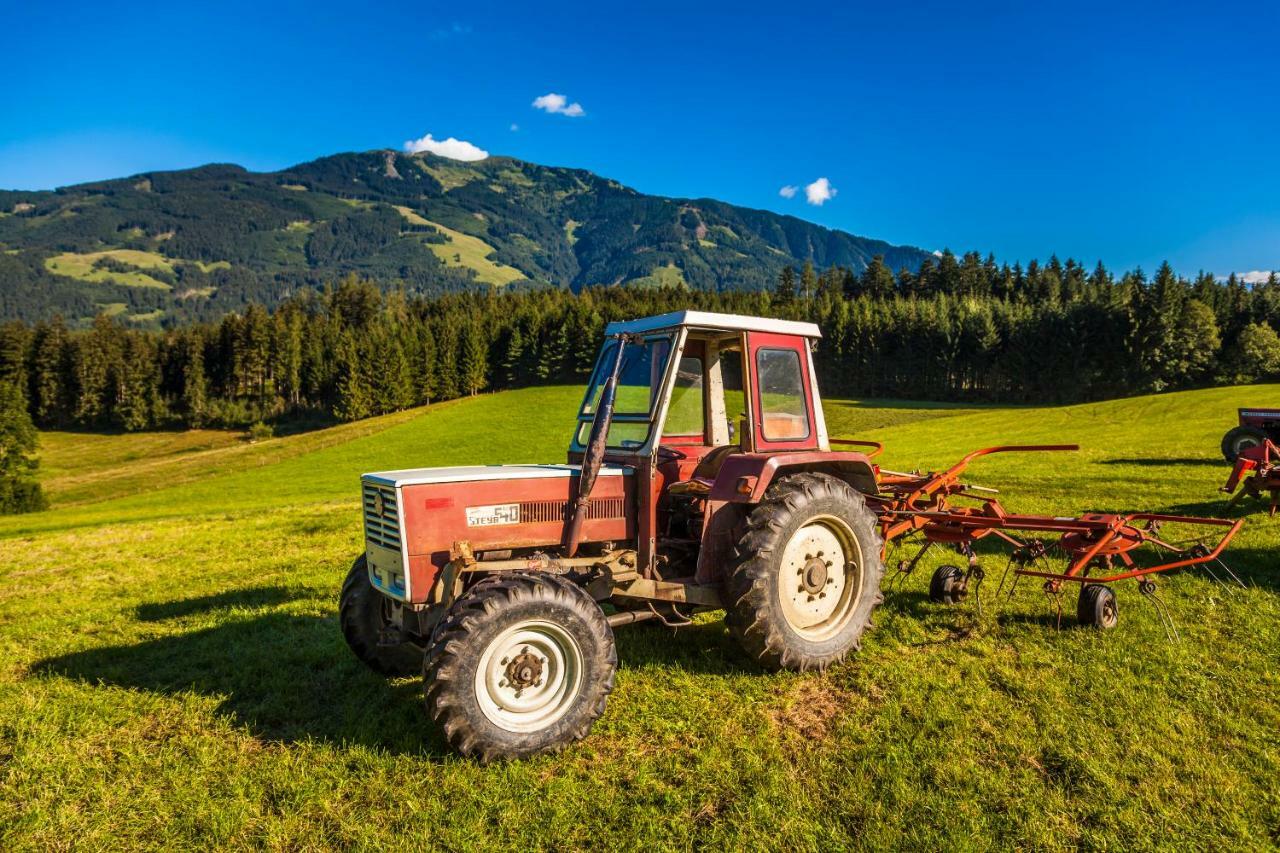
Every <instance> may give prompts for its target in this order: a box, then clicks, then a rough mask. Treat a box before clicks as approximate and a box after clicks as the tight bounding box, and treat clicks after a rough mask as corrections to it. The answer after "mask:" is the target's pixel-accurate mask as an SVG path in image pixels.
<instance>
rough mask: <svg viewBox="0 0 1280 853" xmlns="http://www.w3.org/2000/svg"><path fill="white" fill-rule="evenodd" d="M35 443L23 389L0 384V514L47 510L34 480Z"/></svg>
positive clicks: (35, 462)
mask: <svg viewBox="0 0 1280 853" xmlns="http://www.w3.org/2000/svg"><path fill="white" fill-rule="evenodd" d="M38 441H39V439H38V436H37V434H36V428H35V425H34V424H32V423H31V415H30V413H29V412H28V411H27V400H26V398H25V397H24V396H23V393H22V386H21V385H19V384H18V383H17V382H16V381H13V380H5V381H3V382H0V513H6V514H8V513H19V512H35V511H37V510H42V509H44V508H45V507H47V506H48V502H47V501H46V500H45V497H44V493H43V492H42V491H41V489H40V484H39V483H38V482H36V479H35V472H36V468H37V467H38V465H39V462H38V461H37V459H36V457H35V452H36V448H37V446H38Z"/></svg>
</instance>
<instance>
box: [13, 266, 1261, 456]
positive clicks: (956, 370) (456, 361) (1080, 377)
mask: <svg viewBox="0 0 1280 853" xmlns="http://www.w3.org/2000/svg"><path fill="white" fill-rule="evenodd" d="M682 308H695V309H700V310H708V311H723V312H727V313H735V314H755V315H764V316H775V317H782V318H789V319H805V320H812V321H814V322H816V323H818V325H819V326H820V327H821V329H822V332H823V340H822V341H821V343H820V344H819V346H818V350H817V354H816V361H817V365H818V371H819V375H820V377H821V380H822V383H823V388H824V390H825V391H826V393H827V394H829V395H833V396H835V395H840V396H854V397H899V398H914V399H933V400H960V401H983V402H1019V403H1021V402H1034V403H1071V402H1081V401H1088V400H1095V399H1103V398H1109V397H1117V396H1122V395H1126V394H1135V393H1144V392H1150V391H1165V390H1171V389H1177V388H1187V387H1195V386H1199V385H1206V384H1212V383H1230V382H1241V381H1251V380H1255V379H1259V378H1263V377H1266V376H1269V375H1271V374H1274V373H1276V372H1277V371H1280V338H1278V337H1277V334H1276V331H1275V330H1276V329H1277V328H1280V282H1277V281H1276V277H1275V276H1274V275H1273V276H1272V277H1271V278H1270V280H1268V281H1266V282H1263V283H1260V284H1252V285H1251V284H1246V283H1245V282H1242V281H1240V280H1239V279H1237V278H1236V277H1234V276H1232V277H1230V278H1228V279H1226V280H1225V281H1221V280H1218V279H1216V278H1215V277H1213V276H1212V275H1208V274H1200V275H1198V276H1196V277H1195V278H1193V279H1190V280H1188V279H1186V278H1183V277H1180V276H1178V275H1176V274H1175V273H1174V271H1173V269H1172V268H1171V267H1170V266H1169V265H1168V264H1164V265H1162V266H1161V267H1160V268H1159V270H1158V271H1157V272H1156V273H1155V275H1154V276H1152V277H1150V278H1148V277H1147V276H1146V275H1145V274H1144V273H1143V272H1142V271H1141V270H1134V271H1130V272H1126V273H1123V274H1121V275H1115V274H1113V273H1111V272H1110V271H1108V270H1107V269H1106V268H1104V267H1103V266H1102V265H1101V264H1099V265H1097V266H1096V267H1094V268H1093V269H1086V268H1085V267H1083V266H1081V265H1080V264H1078V263H1076V262H1074V261H1071V260H1068V261H1066V262H1065V263H1064V262H1060V261H1059V260H1058V259H1056V258H1051V259H1050V260H1049V261H1048V262H1047V263H1044V264H1040V263H1036V262H1032V263H1029V264H1028V265H1027V266H1026V267H1025V268H1024V267H1021V266H1019V265H1013V266H1009V265H1007V264H1005V265H998V264H997V263H996V262H995V260H994V259H993V258H991V257H990V256H988V257H986V258H983V257H981V256H979V255H977V254H976V253H970V254H966V255H964V256H961V257H957V256H955V255H953V254H951V253H949V252H944V253H942V254H941V256H939V257H937V258H936V259H933V260H929V261H926V262H925V263H924V264H923V265H922V266H921V268H920V269H919V270H918V271H917V272H911V271H909V270H906V269H902V270H898V271H897V272H894V271H893V270H891V269H889V268H888V267H887V266H886V265H885V264H884V263H883V261H882V260H881V259H880V258H876V259H875V260H873V261H872V262H871V264H870V265H869V266H867V268H866V269H865V270H863V271H861V272H854V271H852V270H850V269H848V268H843V267H832V268H829V269H825V270H821V271H820V270H817V269H815V268H814V267H813V265H812V264H806V265H805V266H804V267H803V268H802V269H798V270H797V269H794V268H792V267H785V268H783V270H782V272H781V274H780V275H779V277H778V280H777V282H776V285H775V286H774V288H773V289H772V290H771V291H766V292H756V293H743V292H724V293H706V292H699V291H691V290H687V289H684V288H680V287H664V288H654V289H642V288H634V287H632V288H625V287H598V288H587V289H586V290H584V291H583V292H582V293H580V294H573V293H571V292H569V291H567V290H558V289H549V288H547V289H536V290H528V291H522V292H514V293H498V292H488V293H474V292H467V293H457V294H450V295H443V296H438V297H434V298H427V297H421V296H414V297H409V296H406V295H405V294H404V293H403V292H391V293H384V292H382V291H380V290H379V289H378V287H377V286H375V285H374V284H372V283H370V282H367V281H361V280H358V279H357V278H355V277H353V276H349V277H347V278H345V279H343V280H342V281H340V282H338V283H337V284H335V285H333V286H331V287H328V288H325V289H323V290H321V291H313V290H307V291H303V292H301V293H299V294H296V295H294V296H292V297H290V298H289V299H286V300H285V301H283V302H282V303H280V304H279V305H278V306H277V307H276V308H274V309H273V310H271V311H268V310H267V309H265V308H263V307H261V306H258V305H252V304H251V305H249V306H248V307H247V308H245V310H243V311H242V312H240V313H237V314H232V315H228V316H226V317H224V318H223V319H222V320H220V321H219V322H216V323H201V324H193V325H188V326H184V327H181V328H176V329H171V330H168V331H164V332H155V331H146V330H139V329H133V328H127V327H125V326H123V325H121V324H119V323H117V322H115V321H113V320H112V319H111V318H110V317H107V316H105V315H102V316H99V317H97V318H96V320H95V321H94V323H93V325H92V326H91V327H90V328H88V329H85V330H72V329H70V328H69V327H68V326H67V325H66V324H65V323H63V322H62V321H61V320H59V319H57V318H55V319H54V320H52V321H49V322H40V323H36V324H34V325H30V324H24V323H19V322H11V323H7V324H4V325H3V326H0V383H8V384H11V385H12V386H13V387H14V388H16V389H18V391H19V392H20V394H21V395H22V396H23V397H24V398H25V404H26V406H27V409H28V411H29V413H30V416H31V418H32V419H33V420H34V422H35V423H36V424H37V425H39V426H41V427H44V428H83V429H121V430H129V431H131V430H143V429H150V428H156V427H167V426H188V427H200V426H225V427H230V426H244V425H249V424H253V423H255V422H259V421H265V422H277V423H283V422H289V421H302V420H308V419H310V420H321V421H325V420H332V419H335V418H336V419H339V420H355V419H359V418H364V417H369V416H373V415H378V414H384V413H388V412H393V411H397V410H400V409H404V408H407V407H410V406H416V405H423V404H428V403H431V402H435V401H438V400H447V399H452V398H456V397H461V396H466V395H472V394H476V393H477V392H480V391H482V390H487V389H505V388H514V387H519V386H525V385H533V384H550V383H576V382H583V381H585V378H586V376H587V375H588V373H589V372H590V370H591V367H592V364H593V361H594V357H595V352H596V349H597V348H598V346H599V342H600V338H601V335H602V333H603V329H604V326H605V324H606V323H608V322H609V321H611V320H617V319H628V318H634V317H639V316H645V315H649V314H657V313H663V312H667V311H674V310H679V309H682Z"/></svg>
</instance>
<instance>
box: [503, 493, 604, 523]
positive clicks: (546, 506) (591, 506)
mask: <svg viewBox="0 0 1280 853" xmlns="http://www.w3.org/2000/svg"><path fill="white" fill-rule="evenodd" d="M572 506H573V505H572V504H571V503H570V502H569V501H525V502H524V503H522V504H520V521H521V523H524V524H536V523H539V522H549V521H555V522H564V521H567V520H568V519H569V510H570V508H571V507H572ZM622 516H623V499H622V498H596V499H595V500H591V501H588V502H587V520H588V521H594V520H596V519H599V518H622Z"/></svg>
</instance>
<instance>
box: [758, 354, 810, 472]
mask: <svg viewBox="0 0 1280 853" xmlns="http://www.w3.org/2000/svg"><path fill="white" fill-rule="evenodd" d="M747 352H748V358H749V367H748V369H749V370H750V371H751V407H752V414H753V415H754V417H753V418H752V419H751V420H752V427H751V428H752V431H753V434H752V438H753V439H754V445H755V449H756V451H757V452H765V453H767V452H770V451H774V450H812V449H816V448H817V447H818V425H817V419H816V418H815V417H814V411H813V395H812V389H813V382H812V377H810V375H809V352H808V346H807V343H806V341H805V339H804V338H798V337H796V336H794V335H778V334H772V333H769V332H750V333H748V334H747Z"/></svg>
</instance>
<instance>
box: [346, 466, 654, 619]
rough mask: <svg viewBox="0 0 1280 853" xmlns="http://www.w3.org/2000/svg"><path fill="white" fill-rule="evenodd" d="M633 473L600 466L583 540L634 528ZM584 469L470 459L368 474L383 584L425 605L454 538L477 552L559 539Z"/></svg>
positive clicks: (371, 557) (369, 539)
mask: <svg viewBox="0 0 1280 853" xmlns="http://www.w3.org/2000/svg"><path fill="white" fill-rule="evenodd" d="M633 472H634V469H633V468H630V467H626V466H622V465H605V466H604V467H603V468H602V469H601V471H600V479H599V480H598V481H597V482H596V486H595V488H594V489H593V490H592V493H591V501H590V504H589V506H588V512H587V521H586V525H585V534H586V539H585V540H584V541H587V542H593V541H594V542H606V541H607V542H624V541H630V540H631V539H632V538H633V537H634V536H635V513H634V512H632V511H630V509H629V508H630V507H631V506H633V503H634V494H635V485H634V483H635V479H636V478H635V477H633V476H630V475H631V474H632V473H633ZM579 473H580V466H578V465H463V466H458V467H451V468H408V469H405V470H403V471H378V472H375V473H371V474H365V475H364V476H363V477H361V481H362V482H361V485H362V493H363V501H362V503H363V509H364V523H365V546H366V547H365V554H366V558H367V560H368V563H369V567H370V578H371V580H372V581H373V584H374V586H376V587H378V588H379V589H380V590H382V591H383V592H384V593H385V594H387V595H390V596H392V597H394V598H399V599H401V600H403V601H409V602H413V603H421V602H424V601H426V600H427V598H426V597H427V595H428V593H429V591H430V589H431V587H432V585H433V584H434V582H435V579H436V577H438V575H439V573H440V571H441V570H442V569H443V568H444V566H445V565H446V564H447V563H448V562H449V559H450V556H449V555H450V550H451V548H452V547H453V545H454V544H455V543H460V542H466V543H468V544H469V545H470V546H471V548H472V550H473V551H475V552H476V553H480V552H503V551H510V550H515V549H542V548H555V547H558V546H559V545H560V544H561V543H562V541H563V539H564V535H565V525H566V522H567V519H568V517H569V511H570V505H571V504H570V502H571V501H572V500H573V499H574V498H575V497H576V494H577V481H578V475H579Z"/></svg>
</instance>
